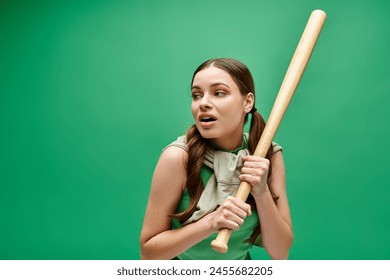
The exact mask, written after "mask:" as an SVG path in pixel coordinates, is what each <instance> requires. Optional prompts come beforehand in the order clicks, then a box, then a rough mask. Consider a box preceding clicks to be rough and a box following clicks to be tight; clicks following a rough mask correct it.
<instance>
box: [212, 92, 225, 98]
mask: <svg viewBox="0 0 390 280" xmlns="http://www.w3.org/2000/svg"><path fill="white" fill-rule="evenodd" d="M225 95H226V94H225V93H224V92H222V91H217V92H215V96H219V97H221V96H225Z"/></svg>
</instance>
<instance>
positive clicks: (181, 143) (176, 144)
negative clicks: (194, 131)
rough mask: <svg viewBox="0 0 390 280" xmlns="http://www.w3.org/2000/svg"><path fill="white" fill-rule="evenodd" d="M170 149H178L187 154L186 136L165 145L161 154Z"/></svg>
mask: <svg viewBox="0 0 390 280" xmlns="http://www.w3.org/2000/svg"><path fill="white" fill-rule="evenodd" d="M170 147H177V148H180V149H182V150H184V151H186V152H188V147H187V140H186V136H185V135H181V136H179V137H177V139H176V140H175V141H173V142H171V143H170V144H169V145H167V146H166V147H165V148H164V149H163V152H164V151H165V150H167V149H168V148H170Z"/></svg>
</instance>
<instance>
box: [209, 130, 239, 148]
mask: <svg viewBox="0 0 390 280" xmlns="http://www.w3.org/2000/svg"><path fill="white" fill-rule="evenodd" d="M210 143H211V145H212V146H214V147H215V148H217V149H220V150H225V151H234V150H237V149H239V148H241V147H242V145H243V134H241V136H240V137H234V138H232V137H226V138H224V139H220V138H215V139H210Z"/></svg>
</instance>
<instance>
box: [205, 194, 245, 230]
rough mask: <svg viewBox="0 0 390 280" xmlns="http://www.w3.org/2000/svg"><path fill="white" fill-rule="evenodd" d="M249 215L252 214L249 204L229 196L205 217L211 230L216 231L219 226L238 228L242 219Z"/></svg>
mask: <svg viewBox="0 0 390 280" xmlns="http://www.w3.org/2000/svg"><path fill="white" fill-rule="evenodd" d="M250 215H252V212H251V207H250V205H249V204H247V203H245V202H243V201H242V200H240V199H238V198H235V197H233V196H229V197H228V198H226V200H225V201H224V202H223V203H222V204H221V205H220V206H219V207H218V209H217V210H215V211H214V212H212V213H210V214H208V215H207V216H205V217H207V218H208V219H209V221H208V223H209V225H210V227H211V228H212V231H213V232H216V231H219V230H220V229H221V228H228V229H231V230H236V229H239V228H240V226H241V225H242V224H243V223H244V219H245V218H246V217H247V216H250Z"/></svg>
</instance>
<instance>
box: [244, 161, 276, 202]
mask: <svg viewBox="0 0 390 280" xmlns="http://www.w3.org/2000/svg"><path fill="white" fill-rule="evenodd" d="M242 160H243V161H244V165H243V167H242V169H241V175H240V176H239V178H240V180H242V181H246V182H248V183H249V184H250V185H251V186H252V190H251V193H252V195H253V196H256V195H259V194H262V193H264V191H267V190H268V186H267V178H268V170H269V164H270V162H269V160H268V159H266V158H262V157H258V156H244V157H242Z"/></svg>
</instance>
